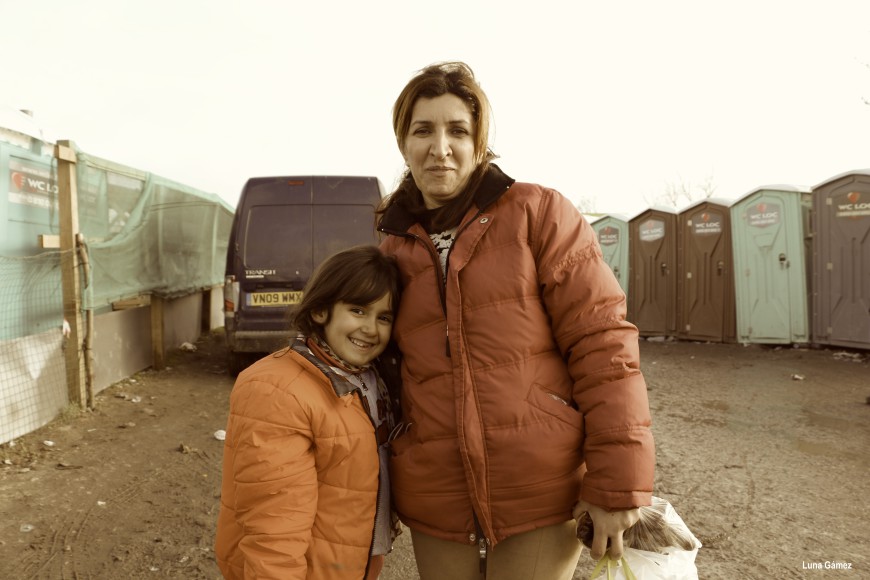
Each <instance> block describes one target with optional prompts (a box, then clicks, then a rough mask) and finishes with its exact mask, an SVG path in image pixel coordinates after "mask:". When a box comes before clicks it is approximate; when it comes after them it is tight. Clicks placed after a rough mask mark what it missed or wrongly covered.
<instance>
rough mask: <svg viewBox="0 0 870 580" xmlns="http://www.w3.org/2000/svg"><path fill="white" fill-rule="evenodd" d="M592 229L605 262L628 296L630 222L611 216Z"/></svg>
mask: <svg viewBox="0 0 870 580" xmlns="http://www.w3.org/2000/svg"><path fill="white" fill-rule="evenodd" d="M592 229H593V230H595V235H596V236H597V238H598V245H599V246H601V254H602V255H603V256H604V261H605V262H607V264H608V265H609V266H610V269H611V270H613V275H614V276H616V279H617V281H618V282H619V286H620V287H621V288H622V291H623V292H625V295H626V296H628V245H629V241H628V220H627V219H626V218H625V217H624V216H621V215H617V214H609V215H606V216H604V217H602V218H599V219H597V220H595V221H594V222H593V223H592Z"/></svg>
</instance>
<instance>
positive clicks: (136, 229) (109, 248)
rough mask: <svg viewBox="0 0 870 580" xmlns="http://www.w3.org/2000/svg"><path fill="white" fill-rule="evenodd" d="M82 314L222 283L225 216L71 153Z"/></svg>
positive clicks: (169, 185) (142, 177)
mask: <svg viewBox="0 0 870 580" xmlns="http://www.w3.org/2000/svg"><path fill="white" fill-rule="evenodd" d="M77 169H78V171H77V174H78V183H79V220H80V229H81V230H82V232H83V233H84V234H85V242H86V243H87V246H88V256H89V258H90V266H91V276H90V279H89V280H88V282H87V290H86V294H85V308H99V307H101V306H106V305H109V304H111V303H112V302H114V301H117V300H120V299H123V298H130V297H134V296H138V295H140V294H159V295H161V296H164V297H169V298H171V297H176V296H183V295H185V294H190V293H191V292H195V291H198V290H201V289H203V288H208V287H211V286H214V285H216V284H220V283H222V282H223V277H224V265H225V260H226V251H227V242H228V239H229V231H230V226H231V225H232V220H233V210H232V208H230V206H229V205H227V204H226V203H225V202H223V201H222V200H221V199H220V198H218V197H217V196H216V195H213V194H209V193H205V192H202V191H198V190H196V189H194V188H192V187H188V186H185V185H182V184H179V183H176V182H173V181H171V180H168V179H165V178H162V177H159V176H156V175H153V174H149V173H143V172H138V171H135V170H132V169H130V168H126V167H123V166H121V165H118V164H116V163H112V162H110V161H106V160H104V159H100V158H97V157H93V156H90V155H87V154H85V153H83V152H78V167H77Z"/></svg>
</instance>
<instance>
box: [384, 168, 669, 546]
mask: <svg viewBox="0 0 870 580" xmlns="http://www.w3.org/2000/svg"><path fill="white" fill-rule="evenodd" d="M475 199H476V201H477V207H473V208H472V210H471V211H470V212H469V213H468V215H467V216H466V217H465V219H464V220H463V225H461V226H460V227H459V229H458V230H457V234H456V237H455V241H454V244H453V248H452V250H451V253H450V255H449V261H448V271H447V276H446V281H445V282H444V286H443V293H442V292H440V291H439V288H442V282H441V280H442V274H441V267H440V264H439V261H438V257H437V254H436V253H435V248H434V245H433V244H432V242H431V241H430V239H429V237H428V235H427V233H426V231H425V230H424V229H423V228H422V227H421V226H420V225H419V224H417V223H415V221H414V220H413V219H412V218H411V216H410V215H409V214H408V213H407V212H406V211H405V210H404V209H403V208H402V206H400V205H398V204H393V205H392V206H390V208H388V209H387V211H386V213H385V214H384V216H383V218H382V220H381V223H380V225H379V229H380V230H381V231H383V232H386V233H388V234H392V235H390V236H388V237H387V238H386V239H385V240H384V241H383V242H382V245H381V247H382V250H383V251H384V253H385V254H388V255H393V256H395V257H396V258H397V260H398V264H399V267H400V270H401V272H402V280H403V284H404V290H403V294H402V302H401V305H400V309H399V312H398V316H397V318H396V322H395V325H394V327H393V337H394V339H396V341H397V343H398V345H399V348H400V349H401V351H402V354H403V357H404V360H403V365H402V379H403V385H402V409H403V414H404V417H403V421H404V422H405V423H406V424H409V425H410V427H409V428H408V430H407V431H406V432H405V433H404V434H403V435H402V436H400V437H399V438H398V439H396V440H395V441H394V442H393V444H392V457H391V464H390V469H391V472H390V479H391V489H392V492H393V497H394V501H395V504H396V508H397V509H398V511H399V514H400V517H401V519H402V520H403V522H404V523H405V524H406V525H408V526H409V527H411V528H412V529H417V530H420V531H422V532H424V533H427V534H430V535H433V536H436V537H440V538H443V539H447V540H453V541H458V542H468V543H473V541H472V540H473V534H474V532H475V530H476V526H475V522H474V515H473V514H476V515H477V518H478V520H479V522H480V524H481V526H482V530H483V532H484V533H485V534H486V535H487V537H488V538H489V539H490V541H492V542H493V543H497V542H499V541H501V540H504V539H505V538H507V537H509V536H512V535H514V534H517V533H521V532H525V531H529V530H532V529H534V528H537V527H541V526H546V525H550V524H555V523H558V522H563V521H566V520H569V519H570V518H571V511H572V508H573V507H574V505H575V503H576V502H577V500H578V499H580V498H581V497H582V498H583V499H585V500H587V501H589V502H591V503H593V504H597V505H600V506H603V507H606V508H613V509H619V508H623V509H624V508H630V507H639V506H642V505H649V503H650V501H651V492H652V486H653V474H654V467H655V457H654V455H655V452H654V444H653V438H652V434H651V431H650V414H649V404H648V400H647V392H646V384H645V382H644V379H643V377H642V375H641V373H640V370H639V362H638V334H637V329H636V328H635V327H634V326H633V325H632V324H630V323H628V322H626V320H625V313H626V307H625V295H624V293H623V292H622V290H621V289H620V287H619V284H618V282H617V280H616V278H615V277H614V276H613V273H612V272H611V270H610V268H609V266H608V265H607V264H606V263H605V262H604V260H603V259H602V256H601V251H600V248H599V246H598V243H597V240H596V239H595V237H594V234H593V230H592V228H591V227H590V226H589V225H588V223H587V222H586V221H585V220H584V219H583V217H582V216H581V215H580V213H579V212H578V211H577V209H576V208H575V207H574V206H573V205H571V203H570V202H569V201H568V200H567V199H566V198H564V197H563V196H562V195H560V194H559V193H558V192H556V191H554V190H552V189H546V188H543V187H540V186H538V185H532V184H527V183H513V180H511V179H510V178H508V177H507V176H505V175H504V174H503V173H501V171H500V170H499V169H498V168H496V167H494V166H493V168H492V169H491V171H490V174H489V175H488V176H487V178H486V180H485V182H484V184H483V186H482V187H481V189H480V190H478V193H477V194H476V196H475ZM478 208H481V209H479V210H478ZM448 343H449V348H448ZM448 353H449V354H448ZM584 462H585V468H586V469H587V470H588V472H587V473H586V475H585V479H583V470H584ZM581 479H583V485H582V489H581Z"/></svg>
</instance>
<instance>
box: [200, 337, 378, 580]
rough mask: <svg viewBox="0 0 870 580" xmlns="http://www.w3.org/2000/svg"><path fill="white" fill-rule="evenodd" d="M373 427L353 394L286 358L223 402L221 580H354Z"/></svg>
mask: <svg viewBox="0 0 870 580" xmlns="http://www.w3.org/2000/svg"><path fill="white" fill-rule="evenodd" d="M378 465H379V462H378V452H377V444H376V441H375V434H374V427H373V426H372V423H371V421H370V420H369V417H368V415H367V414H366V411H365V409H364V408H363V406H362V403H361V401H360V399H359V398H358V395H357V394H355V393H351V394H347V395H344V396H342V397H339V396H338V395H337V394H336V392H335V390H334V389H333V387H332V384H331V383H330V381H329V379H328V378H327V377H326V376H325V375H324V374H323V373H322V372H321V371H320V370H318V369H317V367H316V366H314V365H313V364H312V363H311V362H309V361H307V360H305V358H304V357H302V356H301V355H299V354H298V353H296V352H293V351H291V350H289V349H287V350H284V351H279V353H276V354H275V355H270V356H268V357H266V358H263V359H261V360H260V361H258V362H257V363H255V364H254V365H252V366H251V367H249V368H248V369H246V370H245V371H243V372H242V373H241V374H239V377H238V379H237V380H236V384H235V386H234V387H233V392H232V395H231V398H230V416H229V420H228V423H227V437H226V442H225V445H224V459H223V485H222V488H221V510H220V515H219V517H218V530H217V540H216V543H215V555H216V558H217V562H218V566H219V567H220V569H221V572H222V573H223V575H224V577H225V578H228V579H243V578H244V579H246V580H248V579H254V578H256V579H257V580H264V579H274V580H279V579H280V580H288V579H297V578H298V579H303V578H306V579H324V580H327V579H328V580H362V578H364V576H365V570H366V565H367V563H368V559H369V551H370V547H371V542H372V530H373V527H374V519H375V508H376V502H377V492H378Z"/></svg>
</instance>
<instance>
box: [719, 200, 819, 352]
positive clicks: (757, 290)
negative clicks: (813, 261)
mask: <svg viewBox="0 0 870 580" xmlns="http://www.w3.org/2000/svg"><path fill="white" fill-rule="evenodd" d="M811 207H812V195H811V192H810V190H809V189H807V188H800V187H795V186H793V185H766V186H762V187H758V188H756V189H754V190H752V191H750V192H749V193H747V194H746V195H744V196H743V197H741V198H739V199H738V200H737V201H735V202H734V203H733V204H732V205H731V234H732V240H733V244H734V291H735V299H736V307H737V341H738V342H742V343H767V344H788V343H793V344H802V343H808V342H809V341H810V338H811V335H810V319H809V313H808V307H809V304H808V287H809V280H810V278H809V275H810V263H809V260H810V246H809V243H810V240H811V232H810V231H809V219H810V209H811Z"/></svg>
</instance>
